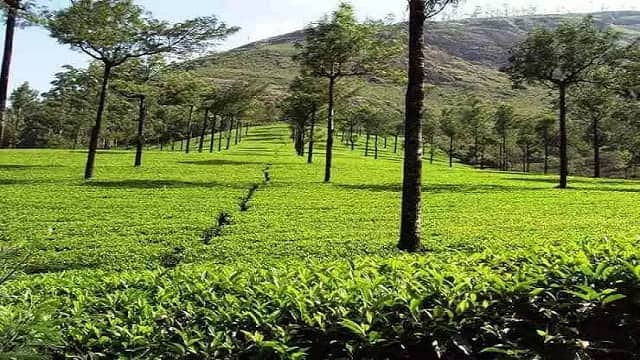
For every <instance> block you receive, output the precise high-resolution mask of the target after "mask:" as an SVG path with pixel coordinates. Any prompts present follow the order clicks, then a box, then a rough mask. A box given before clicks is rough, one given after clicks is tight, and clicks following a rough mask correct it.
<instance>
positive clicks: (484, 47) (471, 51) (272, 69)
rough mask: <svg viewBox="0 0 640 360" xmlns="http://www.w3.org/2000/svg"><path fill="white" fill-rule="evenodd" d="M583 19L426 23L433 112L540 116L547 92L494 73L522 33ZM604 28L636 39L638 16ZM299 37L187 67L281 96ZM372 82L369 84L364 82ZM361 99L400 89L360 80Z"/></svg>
mask: <svg viewBox="0 0 640 360" xmlns="http://www.w3.org/2000/svg"><path fill="white" fill-rule="evenodd" d="M582 16H584V15H544V16H526V17H514V18H489V19H466V20H456V21H447V22H435V23H430V24H429V26H428V28H427V29H428V30H427V33H426V34H425V37H426V44H427V48H426V49H425V50H426V54H427V57H426V60H427V66H426V71H427V77H428V80H429V83H431V84H433V85H435V86H436V89H435V90H434V91H435V93H436V95H437V96H435V97H433V98H431V99H435V100H431V101H432V106H436V107H438V106H439V105H441V104H456V103H458V101H459V98H460V97H461V96H463V95H465V94H469V93H472V92H473V93H477V94H478V95H480V96H482V97H484V98H485V99H488V100H492V101H507V102H513V103H514V104H515V105H516V107H517V108H519V109H521V110H522V111H523V112H525V113H530V112H531V110H536V111H539V108H540V107H541V106H542V105H543V104H544V103H545V101H546V100H545V98H546V92H544V91H537V90H530V91H526V92H522V91H520V92H514V91H511V89H510V87H511V84H510V81H509V79H508V78H507V77H506V76H505V75H504V74H502V73H501V72H500V71H499V68H500V67H501V66H502V65H504V64H505V63H506V62H507V59H508V51H509V49H510V48H511V47H512V46H513V45H514V44H515V43H516V42H517V41H519V40H521V39H522V38H523V37H524V36H525V35H526V33H527V32H529V31H531V30H532V29H534V28H536V27H540V26H547V27H553V26H555V25H556V24H558V23H560V22H562V21H572V20H579V19H580V18H581V17H582ZM594 17H595V18H596V19H597V20H598V21H599V22H600V23H601V24H603V26H611V27H613V28H614V29H616V30H618V31H620V32H622V33H623V34H625V36H627V37H628V38H635V37H639V36H640V12H633V11H626V12H604V13H597V14H594ZM303 39H304V34H303V32H302V31H298V32H293V33H290V34H284V35H281V36H276V37H273V38H270V39H266V40H263V41H259V42H256V43H251V44H248V45H245V46H242V47H240V48H238V49H235V50H231V51H229V52H225V53H221V54H218V55H214V56H210V57H205V58H202V59H198V60H196V61H194V62H192V63H191V64H190V65H191V66H192V67H193V68H194V69H197V70H198V71H199V72H200V73H202V74H203V75H204V76H208V77H211V78H214V79H224V80H229V79H241V80H247V81H258V82H260V83H264V84H268V85H270V91H271V92H272V93H273V94H275V95H276V96H278V95H281V94H283V93H285V92H286V89H287V86H288V84H289V83H290V81H291V80H292V79H293V78H294V77H295V76H296V75H297V64H295V63H294V62H293V61H292V60H291V56H292V55H294V54H295V52H296V50H295V48H294V44H295V43H298V42H301V41H303ZM369 80H371V81H369ZM361 84H364V85H365V86H364V88H363V90H362V94H363V95H366V96H374V97H381V98H385V99H389V98H391V99H393V101H395V102H397V103H399V104H400V103H401V101H402V94H403V92H404V89H403V87H402V86H398V85H397V84H392V83H383V84H380V83H379V81H378V79H363V81H362V82H361Z"/></svg>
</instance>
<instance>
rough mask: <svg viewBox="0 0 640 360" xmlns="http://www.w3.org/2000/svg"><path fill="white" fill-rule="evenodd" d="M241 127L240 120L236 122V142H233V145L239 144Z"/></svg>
mask: <svg viewBox="0 0 640 360" xmlns="http://www.w3.org/2000/svg"><path fill="white" fill-rule="evenodd" d="M241 127H242V125H241V124H240V119H238V120H236V140H235V142H234V145H238V143H239V142H240V128H241Z"/></svg>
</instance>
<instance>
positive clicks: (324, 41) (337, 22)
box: [295, 2, 399, 182]
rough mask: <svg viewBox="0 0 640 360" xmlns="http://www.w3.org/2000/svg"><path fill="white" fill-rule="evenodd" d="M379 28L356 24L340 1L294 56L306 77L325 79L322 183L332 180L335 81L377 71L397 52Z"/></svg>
mask: <svg viewBox="0 0 640 360" xmlns="http://www.w3.org/2000/svg"><path fill="white" fill-rule="evenodd" d="M381 25H382V23H381V22H378V21H375V22H374V21H369V22H365V23H359V22H358V21H357V19H356V17H355V13H354V10H353V7H351V5H349V4H347V3H344V2H343V3H341V4H340V5H339V7H338V9H337V10H336V11H335V12H333V14H332V16H331V17H326V18H324V19H323V20H321V21H319V22H317V23H315V24H313V25H312V26H309V27H308V28H307V29H306V30H305V41H304V44H303V45H302V46H301V52H300V53H299V54H298V55H296V57H295V59H296V60H298V61H299V62H300V63H301V64H302V65H303V67H304V69H305V71H307V72H308V73H309V74H312V75H314V76H316V77H321V78H325V79H327V80H328V109H327V146H326V162H325V174H324V181H325V182H330V181H331V166H332V159H333V141H334V132H335V92H336V82H337V81H338V79H340V78H343V77H354V76H363V75H367V74H372V73H374V72H378V71H380V70H381V69H384V68H386V67H387V66H388V65H389V63H390V60H391V59H392V58H393V57H394V56H395V55H396V54H397V53H398V49H399V47H398V46H397V42H396V40H395V39H394V37H393V36H385V34H384V33H382V27H381ZM386 35H388V34H386Z"/></svg>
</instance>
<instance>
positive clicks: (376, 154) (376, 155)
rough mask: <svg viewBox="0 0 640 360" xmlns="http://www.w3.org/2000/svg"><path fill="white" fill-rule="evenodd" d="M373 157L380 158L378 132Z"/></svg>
mask: <svg viewBox="0 0 640 360" xmlns="http://www.w3.org/2000/svg"><path fill="white" fill-rule="evenodd" d="M373 154H374V155H373V158H374V159H376V160H378V134H376V139H375V144H374V153H373Z"/></svg>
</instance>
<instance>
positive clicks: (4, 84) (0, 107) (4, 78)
mask: <svg viewBox="0 0 640 360" xmlns="http://www.w3.org/2000/svg"><path fill="white" fill-rule="evenodd" d="M16 5H18V2H16ZM17 17H18V9H17V8H15V7H13V6H11V5H9V6H8V9H7V19H6V22H7V23H6V28H5V33H4V53H3V55H2V70H0V149H1V148H3V147H4V135H5V128H6V119H5V112H6V111H7V96H8V93H9V73H10V70H11V58H12V57H13V41H14V35H15V31H16V19H17Z"/></svg>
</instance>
